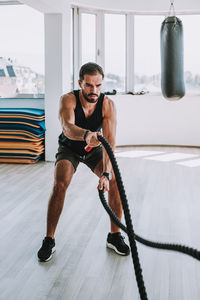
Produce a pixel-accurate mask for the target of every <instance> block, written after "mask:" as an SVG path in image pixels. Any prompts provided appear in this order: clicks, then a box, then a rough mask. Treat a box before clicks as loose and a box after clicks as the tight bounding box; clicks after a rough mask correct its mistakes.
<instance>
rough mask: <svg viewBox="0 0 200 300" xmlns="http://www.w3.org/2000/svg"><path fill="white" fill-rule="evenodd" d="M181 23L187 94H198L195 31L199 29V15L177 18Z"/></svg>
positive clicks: (199, 74) (199, 45) (199, 72)
mask: <svg viewBox="0 0 200 300" xmlns="http://www.w3.org/2000/svg"><path fill="white" fill-rule="evenodd" d="M178 18H179V19H181V21H182V23H183V34H184V70H185V87H186V93H187V94H199V93H200V58H199V53H200V38H199V36H198V35H196V34H192V32H195V29H197V28H199V27H200V15H192V16H191V15H190V16H178Z"/></svg>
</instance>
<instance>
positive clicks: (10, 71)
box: [6, 66, 16, 77]
mask: <svg viewBox="0 0 200 300" xmlns="http://www.w3.org/2000/svg"><path fill="white" fill-rule="evenodd" d="M6 69H7V71H8V75H9V76H10V77H16V75H15V72H14V70H13V66H6Z"/></svg>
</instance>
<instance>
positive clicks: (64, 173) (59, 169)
mask: <svg viewBox="0 0 200 300" xmlns="http://www.w3.org/2000/svg"><path fill="white" fill-rule="evenodd" d="M73 174H74V167H73V165H72V163H71V162H70V161H69V160H60V161H58V162H57V164H56V167H55V173H54V186H53V190H52V193H51V196H50V199H49V204H48V212H47V232H46V236H49V237H51V238H54V233H55V230H56V226H57V224H58V220H59V218H60V215H61V212H62V209H63V204H64V200H65V194H66V190H67V188H68V186H69V184H70V182H71V179H72V176H73Z"/></svg>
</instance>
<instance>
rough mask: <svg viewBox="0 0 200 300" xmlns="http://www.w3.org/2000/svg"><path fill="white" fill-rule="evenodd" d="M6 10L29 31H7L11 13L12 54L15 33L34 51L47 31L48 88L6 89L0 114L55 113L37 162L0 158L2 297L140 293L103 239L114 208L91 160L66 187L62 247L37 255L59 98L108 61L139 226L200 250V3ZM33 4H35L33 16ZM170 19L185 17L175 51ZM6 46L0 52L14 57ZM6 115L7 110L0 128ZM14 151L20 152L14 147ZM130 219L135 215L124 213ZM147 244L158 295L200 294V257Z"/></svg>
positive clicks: (66, 4) (10, 5)
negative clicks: (88, 69)
mask: <svg viewBox="0 0 200 300" xmlns="http://www.w3.org/2000/svg"><path fill="white" fill-rule="evenodd" d="M5 8H6V14H8V15H5V14H4V16H5V18H7V22H8V23H10V22H12V18H13V19H14V18H17V19H16V20H17V21H16V27H17V23H18V22H19V23H20V24H21V29H20V30H21V36H20V35H19V36H17V37H16V33H15V28H14V27H15V25H14V22H13V23H12V24H13V25H12V26H13V27H12V30H11V31H9V30H8V31H6V30H7V23H6V22H3V21H2V26H1V32H6V37H3V41H4V43H3V44H4V45H5V44H6V43H8V45H9V47H10V48H9V51H10V52H9V51H8V55H12V41H14V42H15V45H14V46H13V47H15V46H16V45H17V43H19V44H20V41H21V39H23V42H24V41H26V46H27V49H28V46H30V47H29V48H31V47H32V49H33V52H34V44H37V43H36V42H35V43H33V45H32V46H31V42H29V38H30V41H31V40H33V41H37V39H38V43H40V47H41V49H42V50H41V53H42V61H41V63H40V64H43V66H42V67H41V66H40V67H41V68H43V76H39V75H37V76H36V77H37V79H38V78H39V79H40V80H41V81H42V80H43V81H42V82H43V84H44V86H43V88H42V89H41V90H39V89H38V91H37V92H34V93H29V92H27V91H28V89H27V90H25V89H24V92H23V93H21V94H19V95H18V96H7V95H6V94H3V92H2V95H1V94H0V118H1V117H2V116H1V110H2V112H5V111H6V112H8V111H9V112H10V113H11V112H14V114H15V116H14V118H16V115H18V113H17V111H18V110H21V111H22V112H23V113H24V109H25V110H29V113H30V111H32V112H33V111H34V110H39V111H40V112H41V114H40V116H37V117H35V118H36V119H37V120H39V122H44V119H43V118H44V116H45V122H44V124H45V127H43V128H42V129H43V131H45V132H43V133H41V132H40V133H39V134H40V136H42V140H43V142H42V144H38V145H39V146H38V148H37V150H34V151H35V153H37V155H41V157H40V158H41V159H40V158H39V159H36V161H35V162H34V163H33V161H31V163H30V161H28V160H27V162H26V161H21V162H20V161H18V162H16V161H15V160H13V161H10V162H9V159H8V156H6V157H7V160H5V157H4V158H2V156H1V155H0V187H1V196H0V215H1V220H0V226H1V231H0V239H1V248H0V254H1V255H0V257H1V268H0V278H1V285H0V295H1V296H0V299H1V300H13V299H15V300H27V299H29V300H47V299H48V300H51V299H52V300H58V299H62V300H89V299H90V300H104V299H109V300H114V299H115V300H129V299H138V300H139V299H142V298H141V295H140V293H139V290H138V286H137V281H136V276H135V272H134V267H133V261H132V257H131V255H130V256H127V257H120V256H117V255H116V254H114V253H113V252H112V251H110V250H109V249H106V247H105V238H106V234H107V232H108V231H109V222H110V220H109V216H108V215H107V213H106V211H105V210H104V208H103V206H102V204H101V202H100V200H99V196H98V192H97V184H98V178H97V177H95V176H94V175H93V174H92V172H91V171H90V170H89V169H88V168H86V167H85V166H84V165H80V166H79V169H78V170H77V172H76V173H75V175H74V177H73V180H72V183H71V185H70V187H69V189H68V191H67V194H66V199H65V205H64V209H63V212H62V215H61V218H60V221H59V224H58V228H57V232H56V241H57V248H56V253H55V255H54V256H53V258H52V260H51V261H49V262H46V263H42V262H39V261H38V259H37V251H38V248H39V247H40V243H41V239H42V238H43V236H44V234H45V226H46V219H45V218H46V210H47V204H48V199H49V196H50V193H51V190H52V185H53V180H54V177H53V176H54V175H53V174H54V164H55V153H56V152H57V147H58V143H57V140H58V136H59V134H60V132H61V130H62V129H61V125H60V123H59V119H58V110H59V100H60V97H61V95H63V94H65V93H68V92H70V91H71V90H73V89H74V90H76V89H78V88H79V86H78V79H79V78H78V74H79V69H80V67H81V65H82V64H84V63H86V62H88V61H92V62H96V63H97V64H99V65H101V66H102V67H103V69H104V71H105V78H104V86H103V92H105V93H106V94H107V95H108V97H109V98H110V99H112V100H113V101H114V103H115V105H116V109H117V132H116V149H115V156H116V160H117V162H118V165H119V169H120V172H121V176H122V179H123V183H124V187H125V190H126V195H127V199H128V203H129V208H130V213H131V217H132V223H133V228H134V232H135V233H136V234H137V235H139V236H141V237H143V238H145V239H147V240H151V241H154V242H160V243H170V244H181V245H185V246H187V247H191V248H194V249H197V250H199V251H200V239H199V233H198V228H199V226H200V217H199V211H200V203H199V194H200V180H199V178H200V148H199V147H200V118H199V111H200V103H199V102H198V101H200V55H199V53H200V38H199V35H198V28H199V25H200V2H199V1H198V0H191V1H186V0H171V1H167V0H161V1H155V0H151V1H145V0H136V1H130V0H124V1H121V0H116V1H113V0H109V1H106V0H101V1H100V0H77V1H70V0H57V1H55V0H22V1H21V0H20V1H11V0H10V1H2V0H0V14H1V12H2V15H3V12H4V9H5ZM9 9H10V14H9ZM20 10H22V11H21V12H20ZM26 11H27V12H29V11H30V12H33V13H34V17H33V19H31V20H30V21H29V19H28V18H27V16H26ZM11 12H12V13H11ZM169 17H171V18H175V17H177V18H178V19H180V20H181V24H182V25H181V26H182V31H181V33H180V32H178V31H176V34H177V36H176V37H175V39H174V40H173V43H174V44H173V46H174V48H172V49H169V51H168V52H167V51H166V48H167V47H170V45H171V43H170V42H169V40H168V39H167V38H165V37H166V35H167V34H168V33H169V27H168V28H167V29H166V31H165V32H163V31H162V30H164V29H165V28H164V29H163V26H164V25H166V24H164V23H163V22H164V20H165V19H166V18H169ZM2 18H3V17H2ZM34 18H35V19H34ZM2 20H3V19H2ZM29 22H31V24H33V25H34V26H32V27H33V35H32V33H30V37H29V36H28V35H27V36H26V35H25V34H23V30H25V28H26V24H27V26H28V25H29ZM34 22H35V24H34ZM36 24H37V26H36ZM178 25H179V23H178ZM178 25H176V26H178ZM4 26H5V28H4ZM166 26H167V25H166ZM26 34H27V33H26ZM14 35H15V37H16V40H15V38H14ZM12 36H13V37H12ZM39 37H42V38H41V40H40V39H39ZM170 38H171V37H170ZM170 41H172V38H171V40H170ZM28 44H30V45H28ZM26 46H24V47H25V48H26ZM4 48H5V47H4V46H3V48H2V53H0V56H5V55H6V54H4V52H5V51H4ZM175 48H176V49H178V54H177V56H173V53H175V51H176V49H175ZM16 49H18V48H16ZM163 49H164V50H163ZM17 51H20V50H16V52H17ZM26 51H30V50H24V57H25V56H26ZM170 51H171V52H170ZM36 52H37V51H36V50H35V53H36ZM13 53H14V50H13ZM22 54H23V52H22ZM180 56H181V59H180ZM163 57H164V58H163ZM172 57H173V59H172ZM28 59H29V58H28ZM28 59H27V63H28ZM0 63H1V60H0ZM9 65H10V66H11V61H10V62H9ZM15 68H16V67H15ZM0 69H2V70H3V67H2V65H1V64H0ZM7 70H8V71H9V69H8V68H7ZM14 70H16V69H14ZM166 70H168V71H166ZM170 72H171V73H170ZM8 73H9V72H8ZM39 73H40V72H39V71H38V74H39ZM2 74H4V71H1V70H0V85H3V84H4V82H5V80H4V81H2V80H1V79H2V78H3V76H4V75H2ZM9 74H10V77H14V76H13V75H12V74H11V73H9ZM174 74H175V75H174ZM12 80H13V79H12ZM27 80H28V79H27ZM41 81H40V83H41ZM177 85H178V87H179V88H180V89H178V91H177ZM2 91H3V89H2ZM168 92H169V93H168ZM0 93H1V87H0ZM4 110H5V111H4ZM15 120H16V119H15ZM6 122H7V123H9V121H6ZM4 123H5V120H4V119H2V121H0V125H2V124H4ZM10 123H12V122H10ZM2 126H3V125H2ZM5 128H7V127H5ZM12 130H13V129H12ZM4 131H5V130H4V127H1V126H0V144H1V145H2V147H0V151H1V153H2V154H3V153H4V152H5V148H6V149H7V150H8V146H5V145H3V143H4V140H3V139H2V137H1V134H4V136H5V132H4ZM2 132H3V133H2ZM13 132H14V131H13ZM41 145H42V146H41ZM20 149H21V148H20ZM26 151H27V150H26ZM8 153H9V155H10V157H11V154H12V153H13V149H12V148H11V149H9V150H8ZM10 153H11V154H10ZM26 153H27V152H26ZM16 157H18V156H15V158H13V159H16ZM37 157H38V156H37ZM3 160H4V161H3ZM122 221H123V223H124V224H125V222H126V220H125V218H124V216H123V218H122ZM124 236H125V240H126V241H127V243H128V242H129V239H128V236H127V234H126V233H124ZM137 249H138V255H139V259H140V265H141V268H142V274H143V280H144V284H145V288H146V294H147V297H148V299H149V300H151V299H152V300H172V299H175V300H188V299H192V300H199V299H200V285H199V280H200V262H199V259H198V258H193V257H191V256H188V255H187V254H183V253H180V252H177V251H169V250H165V249H156V248H152V247H148V246H145V245H143V244H142V243H139V242H137ZM144 299H147V298H144Z"/></svg>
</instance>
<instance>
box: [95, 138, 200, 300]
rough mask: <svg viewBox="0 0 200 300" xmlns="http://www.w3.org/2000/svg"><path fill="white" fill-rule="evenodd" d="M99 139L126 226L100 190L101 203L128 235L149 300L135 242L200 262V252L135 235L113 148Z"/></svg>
mask: <svg viewBox="0 0 200 300" xmlns="http://www.w3.org/2000/svg"><path fill="white" fill-rule="evenodd" d="M98 139H99V141H100V142H101V143H102V145H103V146H104V148H105V149H106V151H107V153H108V156H109V158H110V161H111V164H112V167H113V171H114V174H115V178H116V182H117V186H118V189H119V194H120V198H121V202H122V207H123V210H124V217H125V221H126V226H125V225H124V224H122V223H121V222H120V220H119V219H118V217H117V216H116V215H115V213H114V212H113V210H112V209H111V208H110V206H109V205H108V203H107V201H106V199H105V196H104V191H103V190H99V197H100V200H101V203H102V204H103V206H104V208H105V210H106V211H107V213H108V214H109V216H110V217H111V218H112V220H113V222H114V223H115V224H116V225H117V226H118V227H120V228H121V229H122V230H123V231H124V232H126V233H127V235H128V238H129V243H130V248H131V253H132V259H133V264H134V269H135V275H136V280H137V285H138V289H139V293H140V298H141V300H147V293H146V289H145V286H144V280H143V276H142V269H141V266H140V262H139V257H138V252H137V246H136V242H135V241H138V242H140V243H142V244H144V245H146V246H149V247H153V248H158V249H165V250H173V251H178V252H181V253H184V254H187V255H190V256H192V257H194V258H196V259H198V260H200V251H198V250H197V249H194V248H191V247H187V246H184V245H179V244H168V243H158V242H153V241H149V240H146V239H144V238H142V237H140V236H139V235H137V234H135V233H134V230H133V225H132V220H131V215H130V211H129V206H128V201H127V198H126V193H125V190H124V186H123V182H122V178H121V174H120V171H119V167H118V164H117V161H116V158H115V156H114V154H113V151H112V148H111V147H110V145H109V143H108V141H107V140H106V139H105V138H104V137H102V136H98Z"/></svg>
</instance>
